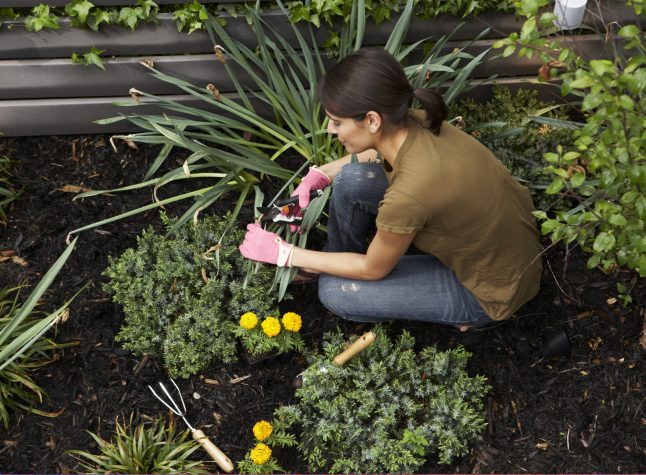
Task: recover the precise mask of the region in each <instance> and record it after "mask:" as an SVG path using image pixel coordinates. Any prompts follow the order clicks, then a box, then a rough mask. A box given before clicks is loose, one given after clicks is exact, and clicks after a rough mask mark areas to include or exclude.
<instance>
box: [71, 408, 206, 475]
mask: <svg viewBox="0 0 646 475" xmlns="http://www.w3.org/2000/svg"><path fill="white" fill-rule="evenodd" d="M132 422H133V415H132V414H131V415H130V420H129V421H128V422H125V423H123V424H122V423H120V422H119V420H118V419H117V420H116V421H115V433H114V435H113V436H112V438H111V439H110V440H105V439H103V438H101V437H100V436H99V435H97V434H95V433H93V432H90V431H88V433H89V434H90V436H91V437H92V439H94V441H95V442H96V443H97V445H98V447H99V453H98V454H91V453H89V452H85V451H83V450H70V451H68V452H67V453H69V454H70V455H72V456H74V457H75V458H76V459H77V460H79V462H80V465H81V468H82V469H83V470H87V473H101V474H107V473H190V474H201V473H209V471H208V470H207V469H206V466H205V464H204V462H202V461H200V460H190V459H189V457H190V456H191V455H192V454H193V452H195V451H196V450H197V449H198V448H199V447H200V445H199V444H198V443H197V442H196V441H194V440H193V439H191V438H190V437H189V434H190V431H189V430H185V431H184V432H180V433H178V432H177V427H176V425H175V421H174V420H173V419H171V420H170V421H169V422H168V423H166V420H165V418H164V417H157V418H156V419H154V420H153V421H152V422H151V423H149V424H148V423H145V422H144V423H141V424H139V425H137V427H135V428H134V429H133V428H132Z"/></svg>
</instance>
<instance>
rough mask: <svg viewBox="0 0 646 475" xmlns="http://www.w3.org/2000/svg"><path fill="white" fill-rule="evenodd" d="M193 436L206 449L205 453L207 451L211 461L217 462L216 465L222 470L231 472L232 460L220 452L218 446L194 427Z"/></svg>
mask: <svg viewBox="0 0 646 475" xmlns="http://www.w3.org/2000/svg"><path fill="white" fill-rule="evenodd" d="M193 438H194V439H195V440H197V441H198V442H199V443H200V445H201V446H202V448H203V449H204V450H206V453H208V454H209V455H210V456H211V458H212V459H213V461H214V462H215V463H217V464H218V467H220V468H221V469H222V470H224V471H225V472H226V473H231V472H233V468H234V467H233V462H231V460H230V459H229V457H227V456H226V455H224V452H222V451H221V450H220V449H218V447H217V446H216V445H215V444H214V443H213V442H211V440H210V439H209V438H208V437H207V436H206V434H204V432H202V431H201V430H199V429H195V430H194V431H193Z"/></svg>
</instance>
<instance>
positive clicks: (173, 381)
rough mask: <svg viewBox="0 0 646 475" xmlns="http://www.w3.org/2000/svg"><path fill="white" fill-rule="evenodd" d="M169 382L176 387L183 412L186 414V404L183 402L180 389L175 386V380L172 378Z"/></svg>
mask: <svg viewBox="0 0 646 475" xmlns="http://www.w3.org/2000/svg"><path fill="white" fill-rule="evenodd" d="M170 382H171V383H173V386H175V389H177V394H179V400H180V402H181V403H182V407H183V408H184V414H186V404H185V403H184V397H183V396H182V391H180V390H179V387H178V386H177V383H176V382H175V380H174V379H171V380H170Z"/></svg>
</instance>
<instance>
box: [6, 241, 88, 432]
mask: <svg viewBox="0 0 646 475" xmlns="http://www.w3.org/2000/svg"><path fill="white" fill-rule="evenodd" d="M75 243H76V240H74V242H72V243H71V244H70V245H69V246H68V247H67V249H66V250H65V252H63V254H62V255H61V256H60V257H59V258H58V260H57V261H56V262H55V263H54V265H53V266H52V267H51V268H50V269H49V271H47V273H46V274H45V276H44V277H43V278H42V280H41V281H40V283H39V284H38V285H37V286H36V288H35V289H34V290H33V292H32V293H31V295H30V296H29V298H27V300H26V301H25V303H24V304H22V305H19V303H18V288H13V289H2V290H0V421H2V424H3V425H4V427H5V428H7V427H9V411H10V410H19V411H25V412H35V413H37V414H40V415H45V416H47V415H48V413H46V412H43V411H39V410H37V409H34V408H33V405H34V404H35V403H37V402H42V399H43V396H44V395H45V393H44V391H43V390H42V389H41V388H40V387H39V386H38V385H36V383H35V382H34V381H33V380H32V379H31V377H30V375H29V373H30V371H31V370H33V369H34V368H38V367H40V366H43V365H45V364H47V363H48V362H50V361H51V352H52V351H53V350H55V349H56V348H60V347H62V346H63V345H58V344H56V343H55V342H54V341H52V340H50V339H49V338H45V337H44V335H45V333H46V332H47V331H48V330H49V329H50V328H52V327H53V326H54V325H56V324H57V323H58V322H60V321H62V320H64V319H65V318H67V316H68V312H67V307H68V306H69V304H70V302H71V301H72V299H73V298H74V297H72V299H70V300H68V301H67V302H65V303H64V304H63V305H62V306H61V307H59V308H58V309H57V310H55V311H54V312H52V313H50V314H48V315H45V316H43V315H42V314H39V313H37V312H35V311H34V309H35V307H36V305H37V303H38V300H39V299H40V298H41V297H42V296H43V294H44V293H45V291H46V290H47V289H48V288H49V286H50V285H51V284H52V282H53V281H54V278H55V277H56V275H57V274H58V273H59V272H60V270H61V268H62V267H63V265H64V264H65V262H66V261H67V258H68V257H69V255H70V254H71V252H72V250H73V249H74V245H75Z"/></svg>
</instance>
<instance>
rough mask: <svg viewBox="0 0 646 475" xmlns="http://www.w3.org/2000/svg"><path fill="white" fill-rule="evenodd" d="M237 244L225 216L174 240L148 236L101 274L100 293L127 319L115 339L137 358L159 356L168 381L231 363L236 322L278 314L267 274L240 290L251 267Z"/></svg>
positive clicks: (237, 236) (184, 231)
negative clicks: (117, 305) (214, 364)
mask: <svg viewBox="0 0 646 475" xmlns="http://www.w3.org/2000/svg"><path fill="white" fill-rule="evenodd" d="M162 218H163V220H164V222H165V224H166V226H167V227H170V226H172V224H173V222H172V221H169V220H168V219H166V218H165V217H164V215H162ZM241 240H242V232H241V231H240V230H238V229H237V228H236V227H235V222H234V221H232V220H231V219H230V218H219V217H206V218H204V219H203V220H201V221H199V222H198V223H197V224H189V225H186V226H183V227H181V228H179V229H178V230H177V232H176V233H175V235H174V236H173V238H168V237H164V236H162V235H159V234H157V233H155V232H154V231H153V230H152V229H148V230H147V231H145V232H144V233H143V234H142V235H141V236H140V237H139V238H138V239H137V247H136V248H135V249H128V250H126V251H125V252H124V253H123V254H122V255H121V256H120V257H119V258H117V259H114V258H112V259H111V260H110V265H109V267H108V269H106V271H105V272H104V275H106V276H107V277H108V278H109V279H110V280H109V282H108V283H107V284H106V285H105V289H106V290H107V291H108V292H110V293H112V294H113V299H114V301H115V302H117V303H120V304H121V305H123V308H124V312H125V315H126V316H125V322H124V326H123V327H122V328H121V330H120V331H119V334H118V335H117V337H116V340H117V341H118V342H121V343H122V344H123V347H124V348H126V349H128V350H131V351H133V352H134V353H136V354H144V353H146V354H150V355H152V356H156V357H160V358H162V359H163V361H164V364H165V365H166V367H167V368H168V370H169V372H170V373H171V375H179V376H184V377H188V376H189V375H191V374H194V373H196V372H197V371H199V370H200V369H202V368H203V367H205V366H206V365H208V364H209V363H210V362H211V361H212V360H213V359H214V358H217V359H219V360H220V361H222V362H232V361H235V359H236V338H235V336H234V335H233V333H232V330H231V328H232V327H233V326H236V325H237V318H238V316H239V315H241V314H242V313H243V312H246V311H247V310H249V309H253V311H255V312H258V313H261V314H272V313H274V314H275V312H276V309H275V304H276V298H275V296H274V295H273V294H272V293H271V292H270V287H271V282H272V278H273V272H272V271H269V270H260V271H259V272H258V273H256V274H253V275H252V276H250V277H249V279H248V280H247V281H246V286H245V285H244V284H243V283H244V282H245V276H246V267H247V266H248V265H249V263H248V261H246V260H245V259H244V258H243V257H242V256H241V255H240V252H239V251H238V245H239V243H240V242H241Z"/></svg>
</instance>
